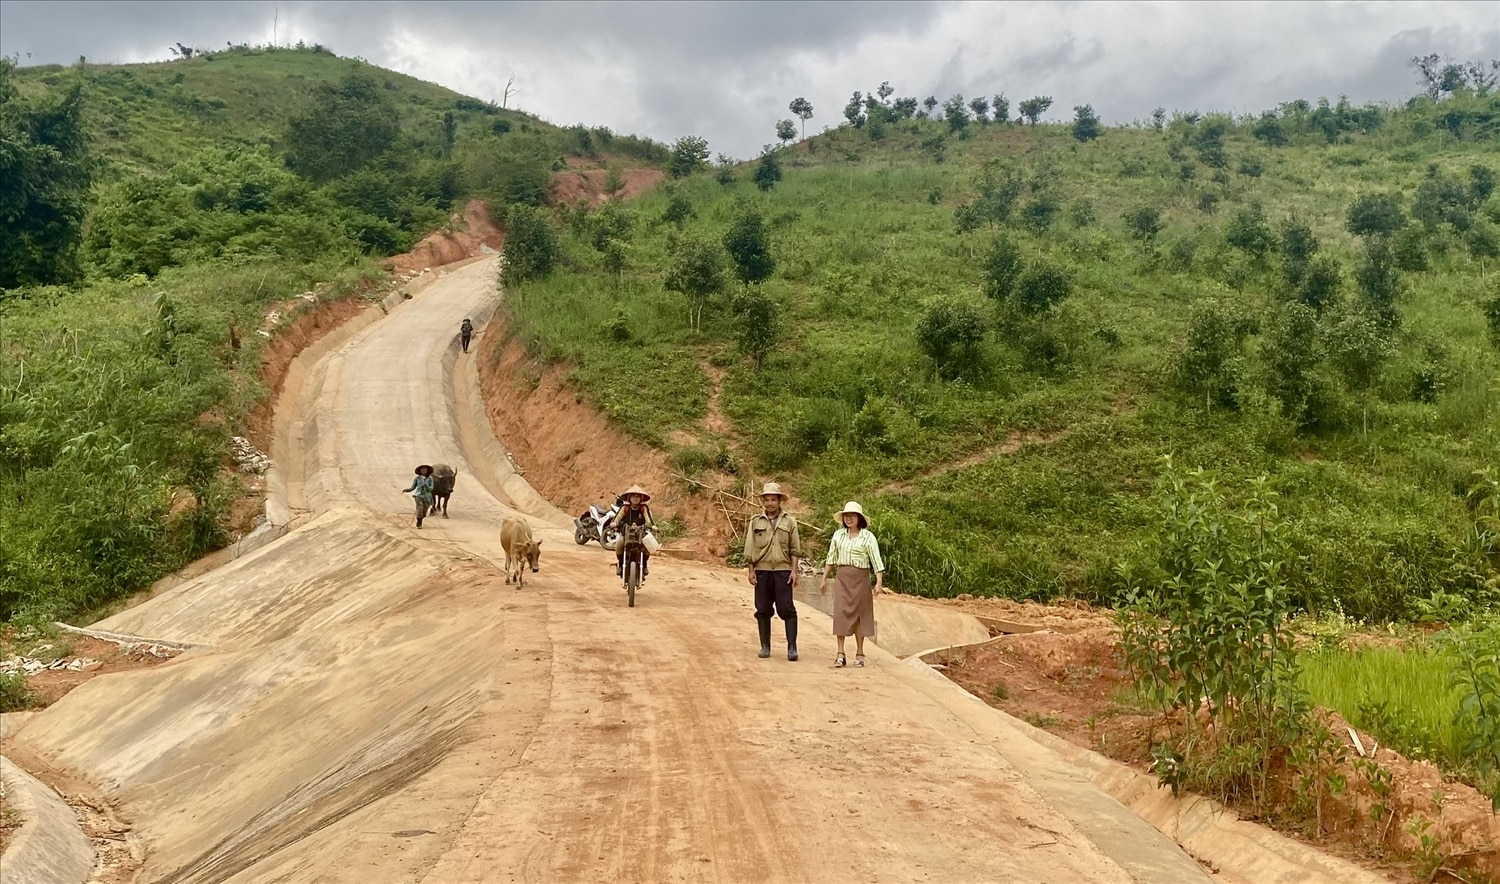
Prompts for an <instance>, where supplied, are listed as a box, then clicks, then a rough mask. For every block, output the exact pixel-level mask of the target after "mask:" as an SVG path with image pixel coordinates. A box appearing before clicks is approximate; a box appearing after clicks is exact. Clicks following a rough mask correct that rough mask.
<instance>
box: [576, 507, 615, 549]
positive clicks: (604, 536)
mask: <svg viewBox="0 0 1500 884" xmlns="http://www.w3.org/2000/svg"><path fill="white" fill-rule="evenodd" d="M624 505H625V501H624V500H623V499H621V498H619V497H616V498H615V503H614V505H613V506H611V507H609V508H608V509H605V508H604V507H601V506H599V505H598V504H597V503H594V504H589V508H588V509H587V510H584V511H583V513H582V514H581V515H579V516H578V518H576V519H574V520H573V542H574V543H577V544H578V545H579V546H585V545H587V544H588V542H589V541H590V540H593V541H596V542H597V543H598V544H599V545H600V546H602V547H604V548H605V549H614V548H615V546H616V545H617V544H618V543H619V542H620V532H618V531H616V530H615V529H613V528H611V527H610V523H611V522H613V521H614V520H615V516H616V515H618V514H619V512H620V508H621V507H622V506H624Z"/></svg>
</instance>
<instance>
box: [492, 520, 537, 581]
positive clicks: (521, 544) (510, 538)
mask: <svg viewBox="0 0 1500 884" xmlns="http://www.w3.org/2000/svg"><path fill="white" fill-rule="evenodd" d="M500 548H501V549H503V550H505V582H506V583H510V582H511V578H512V577H514V578H515V582H516V585H517V586H521V585H523V584H524V581H523V580H522V577H523V576H524V575H525V573H526V566H527V565H530V566H531V573H533V574H535V573H536V572H537V562H538V560H540V559H541V557H542V542H541V541H540V540H532V539H531V525H529V524H527V522H526V520H525V519H521V518H518V517H516V516H511V517H510V518H508V519H506V520H505V521H504V522H501V523H500Z"/></svg>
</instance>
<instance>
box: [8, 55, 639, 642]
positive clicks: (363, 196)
mask: <svg viewBox="0 0 1500 884" xmlns="http://www.w3.org/2000/svg"><path fill="white" fill-rule="evenodd" d="M186 54H187V55H189V56H191V57H186V58H183V59H181V60H178V61H174V62H169V63H165V64H150V65H126V66H102V65H88V64H83V63H80V64H79V65H76V66H73V67H68V68H64V67H61V66H49V67H40V68H15V67H14V65H13V63H12V62H11V61H9V60H4V61H0V168H4V170H5V174H4V175H3V176H0V178H3V183H0V215H3V216H4V217H5V218H6V222H5V223H6V229H5V235H4V236H3V237H0V327H3V328H4V335H3V336H0V498H3V499H4V500H5V501H7V503H6V505H5V506H4V507H0V620H12V619H21V620H27V621H33V622H45V621H47V620H50V619H52V618H56V617H72V616H86V615H87V614H88V613H89V612H92V611H97V610H99V609H100V608H101V606H104V605H107V604H108V603H110V602H111V601H113V600H115V599H118V598H119V597H121V596H122V595H124V594H126V593H128V592H131V591H133V590H136V589H139V588H141V587H143V586H144V585H146V584H148V583H150V582H151V581H153V580H155V579H156V578H158V577H160V576H161V575H162V574H164V573H166V572H168V571H169V570H171V569H174V568H176V567H179V566H181V565H183V564H185V563H187V562H188V561H190V560H192V559H193V558H195V557H196V556H198V555H201V554H203V553H204V552H206V551H209V550H211V549H214V548H216V547H217V546H219V545H221V544H223V543H224V542H225V541H226V540H227V536H226V520H227V516H228V513H229V505H230V503H231V502H232V500H233V498H234V497H235V496H236V495H237V494H238V493H240V492H239V489H238V485H237V484H236V483H235V482H234V481H233V480H232V478H231V477H230V476H229V475H228V474H227V473H226V471H225V469H224V468H225V467H226V466H227V464H228V441H229V436H230V435H231V434H232V433H239V432H242V423H243V420H244V417H245V415H246V414H247V413H248V412H249V410H250V409H251V407H253V406H254V404H255V403H256V402H257V401H259V400H260V399H262V398H263V397H264V396H265V395H266V393H267V391H266V390H264V389H263V388H262V386H261V384H260V381H259V376H258V375H259V365H260V347H261V345H262V343H263V341H264V338H263V337H262V336H261V335H260V334H258V333H257V332H258V331H259V330H260V329H261V328H262V326H263V324H264V317H265V314H266V312H267V310H268V309H269V307H270V305H271V304H273V303H276V302H280V301H283V300H286V299H288V298H293V297H295V296H297V295H299V294H301V293H302V292H304V291H307V290H309V289H313V288H316V289H317V290H318V291H319V294H320V296H321V298H322V299H323V300H327V299H333V298H339V297H343V296H347V295H355V294H358V293H362V292H367V291H369V290H371V289H372V288H373V287H374V285H375V284H376V283H377V281H378V280H380V279H382V278H383V276H384V274H383V273H382V272H381V271H380V270H379V269H378V267H377V266H376V263H375V261H374V260H373V259H374V258H377V257H380V256H384V255H389V254H393V253H396V252H400V251H404V250H405V249H407V248H409V247H410V246H411V245H412V244H413V243H414V242H415V241H416V240H417V239H418V238H420V237H421V236H424V235H426V234H427V233H428V232H430V231H431V230H433V229H435V228H438V227H441V226H444V225H445V224H447V223H448V221H449V218H450V216H451V215H452V213H453V212H454V211H455V210H456V209H458V208H459V207H460V204H461V203H460V201H461V200H462V199H463V198H465V197H469V196H478V197H486V198H488V199H489V200H490V201H491V204H492V206H494V207H495V208H496V209H497V212H498V213H499V214H501V215H502V216H503V215H504V214H505V213H506V211H507V210H509V209H510V208H511V207H516V208H515V216H516V217H515V218H514V219H513V226H515V227H517V228H524V227H525V226H526V223H525V220H526V219H528V218H535V219H538V220H537V221H536V224H534V225H532V227H533V229H535V230H539V231H541V232H542V235H541V238H540V239H538V240H536V244H535V247H534V248H533V249H532V251H531V252H530V254H529V255H528V256H526V261H523V262H521V265H520V266H522V268H523V269H524V270H525V271H526V272H538V273H540V272H545V270H546V268H547V267H548V266H549V265H548V263H547V262H549V261H551V260H553V259H555V257H556V248H555V244H552V245H553V247H552V248H551V249H550V251H549V241H548V240H547V239H546V237H545V233H546V231H548V230H550V228H549V227H548V226H547V224H548V222H547V219H546V218H545V217H542V216H538V215H537V214H536V213H535V209H534V207H535V206H537V205H540V204H541V203H542V202H543V201H544V200H545V198H546V196H547V191H548V183H549V176H550V174H551V173H552V172H553V171H554V170H556V169H559V168H562V167H563V165H564V164H565V161H566V157H567V156H569V155H583V156H589V157H593V158H595V159H598V160H601V161H603V160H607V159H609V158H611V157H620V158H629V159H631V160H633V161H635V162H637V163H642V162H644V163H657V164H662V163H665V161H666V160H667V158H668V150H667V148H666V147H665V146H663V145H659V144H655V143H653V142H650V141H647V140H644V139H639V138H635V137H633V136H616V135H614V134H613V133H611V132H609V130H607V129H602V128H596V129H589V128H585V127H582V126H575V127H572V128H568V129H560V128H557V127H554V126H550V125H547V124H544V123H542V122H540V121H538V120H537V119H535V118H534V117H531V116H529V115H527V114H524V113H521V112H519V111H514V110H504V109H501V108H497V107H495V106H493V105H491V104H488V103H485V102H481V101H476V100H475V99H472V98H468V97H465V96H462V95H459V94H457V93H454V92H450V91H449V90H446V89H443V88H441V87H438V86H435V85H432V84H429V83H423V82H421V81H418V80H414V79H412V78H410V77H405V76H402V75H400V74H395V73H392V72H389V71H382V70H380V69H378V68H374V67H371V66H370V65H368V64H366V63H364V62H362V61H358V60H354V59H342V58H338V57H336V56H334V55H333V54H332V53H330V52H328V51H327V50H326V49H324V48H323V47H299V48H298V49H264V48H250V47H247V46H241V47H231V48H230V49H227V50H224V51H221V52H216V53H208V54H198V53H193V52H191V51H188V52H187V53H186ZM528 213H531V214H528ZM523 239H524V237H523ZM518 255H519V252H518ZM528 262H529V263H528Z"/></svg>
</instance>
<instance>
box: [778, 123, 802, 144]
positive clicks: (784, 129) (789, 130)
mask: <svg viewBox="0 0 1500 884" xmlns="http://www.w3.org/2000/svg"><path fill="white" fill-rule="evenodd" d="M796 137H797V124H796V123H793V122H792V121H791V120H782V121H780V122H778V123H777V124H776V138H777V140H778V141H780V142H781V143H782V145H783V146H784V145H785V144H786V143H787V142H788V141H791V140H792V139H793V138H796Z"/></svg>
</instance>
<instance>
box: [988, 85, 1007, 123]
mask: <svg viewBox="0 0 1500 884" xmlns="http://www.w3.org/2000/svg"><path fill="white" fill-rule="evenodd" d="M990 107H992V108H994V111H995V122H997V123H1009V122H1010V99H1009V98H1006V97H1005V93H1004V92H1001V93H1000V94H999V95H996V96H995V97H994V98H991V99H990Z"/></svg>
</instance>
